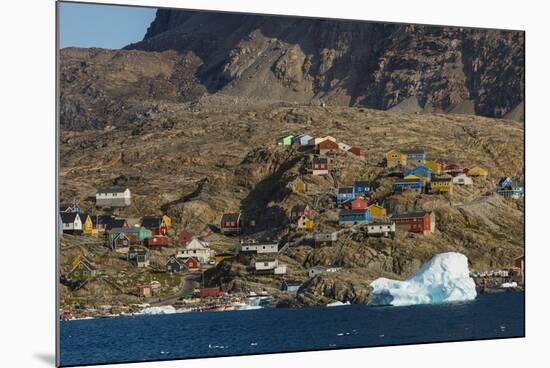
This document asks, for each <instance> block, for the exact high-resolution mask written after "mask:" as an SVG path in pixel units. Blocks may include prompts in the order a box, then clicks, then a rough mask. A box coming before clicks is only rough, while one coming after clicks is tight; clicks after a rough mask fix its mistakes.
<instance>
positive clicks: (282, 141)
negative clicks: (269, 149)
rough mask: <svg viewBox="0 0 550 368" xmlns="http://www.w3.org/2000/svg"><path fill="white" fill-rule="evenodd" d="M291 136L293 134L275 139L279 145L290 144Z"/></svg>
mask: <svg viewBox="0 0 550 368" xmlns="http://www.w3.org/2000/svg"><path fill="white" fill-rule="evenodd" d="M292 138H293V136H291V135H287V136H284V137H281V138H279V139H278V140H277V145H279V146H290V145H291V144H292Z"/></svg>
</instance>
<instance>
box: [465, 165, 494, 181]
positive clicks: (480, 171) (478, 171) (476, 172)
mask: <svg viewBox="0 0 550 368" xmlns="http://www.w3.org/2000/svg"><path fill="white" fill-rule="evenodd" d="M468 175H469V176H479V177H482V178H486V177H487V176H488V175H489V172H488V171H487V170H485V169H484V168H482V167H480V166H474V167H472V168H471V169H470V170H469V171H468Z"/></svg>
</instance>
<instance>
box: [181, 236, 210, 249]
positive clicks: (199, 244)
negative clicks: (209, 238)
mask: <svg viewBox="0 0 550 368" xmlns="http://www.w3.org/2000/svg"><path fill="white" fill-rule="evenodd" d="M185 249H186V250H201V249H210V246H209V244H208V242H206V241H204V240H200V239H198V238H193V240H191V241H190V242H189V243H187V245H186V246H185Z"/></svg>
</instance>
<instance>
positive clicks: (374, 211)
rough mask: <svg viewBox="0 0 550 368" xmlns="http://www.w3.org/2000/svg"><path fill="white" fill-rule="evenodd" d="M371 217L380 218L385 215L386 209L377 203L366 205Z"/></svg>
mask: <svg viewBox="0 0 550 368" xmlns="http://www.w3.org/2000/svg"><path fill="white" fill-rule="evenodd" d="M368 208H369V211H370V215H371V217H372V218H382V217H385V216H386V209H385V208H384V207H382V206H379V205H377V204H373V205H371V206H369V207H368Z"/></svg>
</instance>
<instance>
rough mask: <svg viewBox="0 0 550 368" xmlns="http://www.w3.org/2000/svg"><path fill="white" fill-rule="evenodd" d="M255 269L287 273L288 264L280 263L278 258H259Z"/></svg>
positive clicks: (281, 273)
mask: <svg viewBox="0 0 550 368" xmlns="http://www.w3.org/2000/svg"><path fill="white" fill-rule="evenodd" d="M254 269H255V270H256V272H258V273H273V274H275V275H284V274H285V273H286V265H285V264H282V263H281V264H279V260H278V259H276V258H275V259H258V260H256V262H255V263H254Z"/></svg>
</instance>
